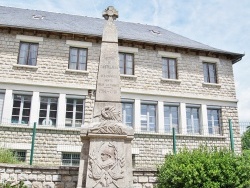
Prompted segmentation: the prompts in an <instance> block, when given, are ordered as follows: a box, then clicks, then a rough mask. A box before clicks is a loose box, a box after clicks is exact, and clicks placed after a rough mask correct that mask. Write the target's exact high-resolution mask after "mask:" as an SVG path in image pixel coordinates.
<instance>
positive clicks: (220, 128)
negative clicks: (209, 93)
mask: <svg viewBox="0 0 250 188" xmlns="http://www.w3.org/2000/svg"><path fill="white" fill-rule="evenodd" d="M209 110H217V111H218V117H219V120H218V122H219V133H217V134H216V133H214V132H215V125H214V117H213V116H212V131H213V132H212V133H209V124H208V122H209V116H208V111H209ZM207 124H208V125H207V126H208V134H209V135H221V134H222V123H221V108H219V107H210V106H208V107H207Z"/></svg>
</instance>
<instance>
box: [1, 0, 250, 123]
mask: <svg viewBox="0 0 250 188" xmlns="http://www.w3.org/2000/svg"><path fill="white" fill-rule="evenodd" d="M0 5H1V6H10V7H18V8H26V9H35V10H44V11H50V12H58V13H67V14H74V15H83V16H89V17H96V18H102V12H103V10H104V9H106V8H107V7H108V6H114V7H115V8H116V9H117V10H118V11H119V18H118V20H120V21H126V22H134V23H142V24H148V25H156V26H160V27H162V28H164V29H167V30H170V31H172V32H175V33H178V34H180V35H182V36H185V37H188V38H190V39H193V40H195V41H199V42H201V43H204V44H207V45H209V46H212V47H215V48H219V49H223V50H227V51H232V52H237V53H242V54H245V56H244V57H243V59H242V60H241V61H240V62H238V63H236V64H234V65H233V68H234V76H235V84H236V94H237V99H238V100H239V102H238V109H239V120H240V121H250V0H241V1H237V0H0Z"/></svg>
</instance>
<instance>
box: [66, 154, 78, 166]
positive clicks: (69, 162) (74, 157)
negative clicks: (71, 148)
mask: <svg viewBox="0 0 250 188" xmlns="http://www.w3.org/2000/svg"><path fill="white" fill-rule="evenodd" d="M79 163H80V153H62V165H64V166H79Z"/></svg>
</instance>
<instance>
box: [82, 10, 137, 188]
mask: <svg viewBox="0 0 250 188" xmlns="http://www.w3.org/2000/svg"><path fill="white" fill-rule="evenodd" d="M103 16H104V18H105V19H106V20H107V22H106V24H105V26H104V30H103V37H102V45H101V56H100V63H99V70H98V78H97V84H96V97H95V107H94V115H93V119H92V123H90V124H89V125H85V126H84V128H83V129H82V130H81V140H82V142H83V147H82V152H81V160H80V167H79V177H78V185H77V188H101V187H108V188H118V187H119V188H130V187H132V184H133V177H132V176H133V175H132V174H133V173H132V153H131V141H132V139H133V138H134V131H133V129H132V128H130V127H127V126H125V125H123V124H122V123H121V121H122V120H121V117H122V116H121V109H122V105H121V88H120V87H121V84H120V71H119V56H118V34H117V29H116V26H115V24H114V20H115V19H116V18H117V17H118V12H117V11H116V10H115V9H114V7H108V8H107V9H106V10H105V11H104V12H103Z"/></svg>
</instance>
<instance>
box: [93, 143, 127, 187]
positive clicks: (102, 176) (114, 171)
mask: <svg viewBox="0 0 250 188" xmlns="http://www.w3.org/2000/svg"><path fill="white" fill-rule="evenodd" d="M89 159H90V160H89V171H90V173H89V177H90V178H92V179H93V180H95V182H96V183H95V185H94V186H93V188H94V187H97V186H98V185H99V186H100V185H101V186H102V187H110V185H111V184H113V185H115V186H116V187H119V186H118V185H117V180H118V179H122V178H124V175H123V169H122V168H123V167H124V163H125V159H124V157H123V156H122V157H119V155H118V151H117V148H116V147H115V145H113V144H112V143H110V142H109V143H104V144H102V145H101V147H100V150H99V152H95V151H94V150H93V152H92V154H90V155H89Z"/></svg>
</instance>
